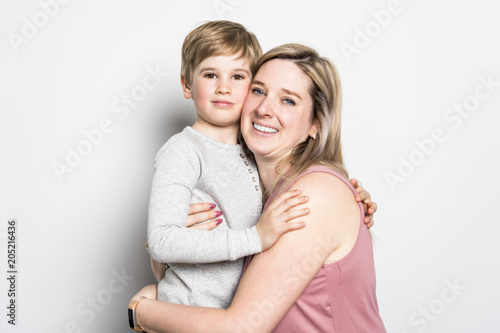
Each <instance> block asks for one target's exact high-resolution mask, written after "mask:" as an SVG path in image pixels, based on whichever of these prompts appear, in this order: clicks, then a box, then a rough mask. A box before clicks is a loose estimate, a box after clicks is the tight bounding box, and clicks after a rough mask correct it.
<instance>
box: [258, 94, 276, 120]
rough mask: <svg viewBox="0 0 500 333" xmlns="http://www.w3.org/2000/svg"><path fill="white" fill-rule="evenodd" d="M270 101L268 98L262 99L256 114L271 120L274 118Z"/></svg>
mask: <svg viewBox="0 0 500 333" xmlns="http://www.w3.org/2000/svg"><path fill="white" fill-rule="evenodd" d="M272 104H273V103H272V101H271V100H270V99H269V98H268V97H264V98H263V99H262V100H261V102H260V104H259V105H258V106H257V114H258V115H259V116H260V117H268V118H272V117H273V116H274V111H273V105H272Z"/></svg>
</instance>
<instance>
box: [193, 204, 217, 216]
mask: <svg viewBox="0 0 500 333" xmlns="http://www.w3.org/2000/svg"><path fill="white" fill-rule="evenodd" d="M214 208H215V204H213V203H208V202H204V203H197V204H191V205H189V212H188V215H191V214H196V213H201V212H206V211H209V210H212V209H214Z"/></svg>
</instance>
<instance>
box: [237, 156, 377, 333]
mask: <svg viewBox="0 0 500 333" xmlns="http://www.w3.org/2000/svg"><path fill="white" fill-rule="evenodd" d="M312 172H326V173H329V174H331V175H333V176H335V177H338V178H339V179H341V180H342V181H343V182H344V183H345V184H346V185H347V186H348V187H349V188H350V189H351V191H352V192H353V194H354V195H356V190H355V189H354V187H353V186H352V185H351V184H350V183H349V182H348V181H347V180H346V179H345V178H344V177H343V176H342V175H341V174H339V173H338V172H336V171H333V170H332V169H330V168H327V167H324V166H312V167H310V168H308V169H307V170H306V171H305V172H304V173H303V174H301V175H300V176H299V177H297V178H296V179H295V180H294V182H295V181H296V180H297V179H299V178H300V177H302V176H305V175H307V174H309V173H312ZM292 184H293V183H292ZM290 185H291V184H290ZM287 189H288V188H287ZM274 196H275V193H273V194H272V195H271V197H270V198H269V200H267V202H266V205H265V206H264V208H266V207H267V205H268V204H269V203H271V202H272V200H273V199H274ZM359 208H360V211H361V220H360V224H359V232H358V237H357V239H356V242H355V244H354V247H353V248H352V250H351V251H350V252H349V253H348V254H347V255H346V256H345V257H343V258H342V259H340V260H338V261H335V262H331V263H328V264H324V265H323V266H322V267H321V269H320V270H319V272H318V274H316V276H315V277H314V278H313V279H312V281H311V282H310V283H309V286H307V288H306V289H305V290H304V292H303V293H302V295H300V296H299V298H298V299H297V301H296V302H295V303H294V304H293V305H292V307H291V308H290V310H289V311H288V312H287V314H286V315H285V316H284V317H283V319H281V321H280V322H279V324H278V325H277V326H276V327H275V329H274V331H273V332H275V333H285V332H286V333H292V332H329V333H333V332H349V333H351V332H356V333H361V332H370V333H378V332H386V330H385V328H384V324H383V322H382V319H381V318H380V315H379V311H378V304H377V297H376V294H375V265H374V262H373V248H372V240H371V236H370V233H369V232H368V229H367V228H366V226H365V224H364V222H363V218H364V216H365V214H364V210H363V206H362V205H361V204H359ZM252 258H253V256H249V257H247V259H246V261H245V266H244V268H243V272H245V270H246V268H247V267H248V265H249V264H250V262H251V261H252Z"/></svg>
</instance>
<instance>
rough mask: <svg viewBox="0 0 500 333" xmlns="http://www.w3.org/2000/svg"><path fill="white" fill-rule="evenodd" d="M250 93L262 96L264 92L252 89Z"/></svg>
mask: <svg viewBox="0 0 500 333" xmlns="http://www.w3.org/2000/svg"><path fill="white" fill-rule="evenodd" d="M252 92H253V93H254V94H255V95H264V92H263V91H262V90H261V89H259V88H253V89H252Z"/></svg>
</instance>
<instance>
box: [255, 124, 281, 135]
mask: <svg viewBox="0 0 500 333" xmlns="http://www.w3.org/2000/svg"><path fill="white" fill-rule="evenodd" d="M253 128H255V129H256V130H257V131H259V132H264V133H278V130H277V129H275V128H272V127H267V126H262V125H259V124H256V123H253Z"/></svg>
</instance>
